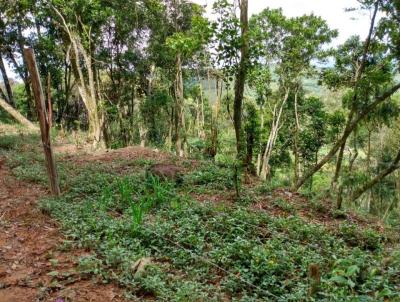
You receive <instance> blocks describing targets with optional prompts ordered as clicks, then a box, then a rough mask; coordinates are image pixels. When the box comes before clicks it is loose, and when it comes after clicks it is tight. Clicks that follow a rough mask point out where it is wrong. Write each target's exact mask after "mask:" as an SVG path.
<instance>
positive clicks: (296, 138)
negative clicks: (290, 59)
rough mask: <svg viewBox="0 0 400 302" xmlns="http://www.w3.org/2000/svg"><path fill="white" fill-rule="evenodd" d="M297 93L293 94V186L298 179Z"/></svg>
mask: <svg viewBox="0 0 400 302" xmlns="http://www.w3.org/2000/svg"><path fill="white" fill-rule="evenodd" d="M297 97H298V91H297V90H296V92H295V94H294V114H295V120H296V121H295V130H294V182H293V183H294V184H296V183H297V181H298V180H299V177H300V152H299V134H300V120H299V112H298V101H297Z"/></svg>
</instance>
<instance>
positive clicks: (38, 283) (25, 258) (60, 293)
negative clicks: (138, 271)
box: [0, 159, 124, 302]
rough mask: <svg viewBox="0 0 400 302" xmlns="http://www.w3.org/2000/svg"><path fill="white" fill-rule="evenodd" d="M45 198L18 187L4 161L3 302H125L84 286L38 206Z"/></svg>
mask: <svg viewBox="0 0 400 302" xmlns="http://www.w3.org/2000/svg"><path fill="white" fill-rule="evenodd" d="M46 194H47V192H46V191H45V190H44V189H42V188H41V187H40V186H37V185H34V184H30V183H24V182H20V181H17V180H16V179H15V177H13V176H12V175H11V173H10V171H9V170H8V169H7V168H6V167H5V165H4V162H3V161H2V160H1V159H0V302H34V301H52V302H54V301H57V302H67V301H68V302H69V301H73V302H75V301H116V302H119V301H124V300H123V298H122V297H123V295H122V290H121V289H120V288H118V287H117V286H115V285H103V284H99V283H96V282H94V281H93V280H83V279H82V278H81V277H80V275H79V274H78V273H77V271H76V268H77V258H78V257H79V256H82V255H83V254H85V253H87V252H85V251H79V250H73V251H62V249H61V247H62V246H63V242H64V238H63V236H62V234H61V233H60V232H59V230H58V227H57V225H56V223H55V222H54V221H52V220H51V218H50V217H48V216H46V215H44V214H43V213H41V212H40V210H39V209H38V208H37V206H36V203H37V201H38V199H39V197H41V196H45V195H46Z"/></svg>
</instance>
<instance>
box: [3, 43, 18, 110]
mask: <svg viewBox="0 0 400 302" xmlns="http://www.w3.org/2000/svg"><path fill="white" fill-rule="evenodd" d="M0 71H1V75H2V76H3V82H4V86H5V88H6V91H7V99H6V101H7V102H8V103H9V104H10V105H11V106H13V107H14V108H16V106H15V101H14V96H13V92H12V88H11V84H10V80H9V79H8V75H7V71H6V67H5V66H4V61H3V56H2V53H1V50H0Z"/></svg>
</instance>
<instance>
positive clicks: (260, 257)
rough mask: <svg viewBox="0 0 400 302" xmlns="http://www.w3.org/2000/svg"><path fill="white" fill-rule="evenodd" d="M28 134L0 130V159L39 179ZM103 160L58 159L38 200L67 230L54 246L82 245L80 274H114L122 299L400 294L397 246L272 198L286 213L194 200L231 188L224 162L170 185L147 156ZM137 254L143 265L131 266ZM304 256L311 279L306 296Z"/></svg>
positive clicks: (105, 277) (390, 297) (392, 297)
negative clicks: (321, 221)
mask: <svg viewBox="0 0 400 302" xmlns="http://www.w3.org/2000/svg"><path fill="white" fill-rule="evenodd" d="M3 138H4V139H3ZM34 141H36V138H32V137H28V138H26V137H25V138H23V139H22V140H21V137H2V138H1V143H0V156H4V157H6V158H7V162H8V165H9V166H10V167H11V168H12V170H13V173H14V174H15V175H16V177H18V178H20V179H23V180H27V181H32V182H39V183H42V184H45V183H46V182H47V180H46V176H45V174H44V168H43V159H42V156H41V155H38V154H39V153H38V152H36V151H35V148H33V147H32V146H33V145H32V143H33V142H34ZM121 164H122V163H121ZM107 165H110V163H102V164H100V163H92V164H89V163H88V164H85V165H82V164H81V165H76V164H74V162H73V161H59V170H60V176H61V179H62V186H63V191H64V194H63V195H62V196H61V197H60V198H58V199H54V198H47V199H45V200H42V201H41V203H40V206H41V208H42V209H43V211H45V212H47V213H49V214H50V215H51V216H53V217H54V218H55V219H56V220H57V221H59V222H60V225H61V227H62V230H63V231H64V233H65V235H66V238H68V240H67V241H66V242H65V244H64V246H62V247H60V248H64V249H73V248H76V247H82V248H87V249H88V250H90V251H91V254H90V255H89V256H85V257H83V258H81V259H80V262H79V263H80V265H79V270H80V273H81V274H82V275H83V276H87V277H90V278H91V277H95V278H98V279H99V280H101V281H103V282H117V283H119V284H120V285H122V286H124V287H125V288H126V292H127V296H128V297H132V298H133V297H136V298H151V299H154V298H155V299H157V300H160V301H306V300H308V301H400V298H399V292H400V252H398V251H393V250H391V249H390V248H389V245H387V243H386V241H385V236H384V235H383V234H381V233H378V232H376V231H373V230H372V229H369V228H361V227H360V226H358V225H355V224H351V223H348V222H346V221H345V220H344V221H343V222H342V223H341V224H340V226H339V228H338V229H337V230H335V231H332V230H329V229H328V228H326V227H324V226H321V225H317V224H313V223H310V222H306V221H305V220H303V219H302V218H301V217H300V216H299V214H298V213H297V211H296V208H295V207H292V206H291V205H290V204H288V203H285V201H282V200H275V201H274V205H275V206H276V207H280V208H281V209H283V210H285V211H286V212H287V213H288V215H285V216H284V217H283V216H282V217H278V216H274V215H272V214H269V213H266V212H260V211H254V210H253V209H252V208H251V206H249V203H250V204H251V200H250V201H247V202H244V203H237V204H225V203H214V204H213V203H207V202H206V203H198V202H197V201H195V200H193V199H192V198H191V197H190V194H189V193H190V192H193V191H196V192H207V191H209V190H211V191H212V190H221V189H225V190H229V189H231V182H230V179H231V178H230V176H229V175H228V174H229V171H228V170H227V169H223V168H218V167H215V166H212V168H209V169H207V164H204V165H202V166H201V167H200V168H199V169H197V170H196V171H193V172H189V173H188V174H187V175H186V176H185V177H184V181H183V184H182V185H180V186H177V185H175V184H172V183H168V182H161V181H159V180H158V179H157V178H154V177H151V176H148V175H146V173H145V168H146V166H147V165H148V162H147V161H143V160H142V161H137V162H136V164H135V165H134V166H133V168H132V171H130V172H129V173H125V175H119V174H118V173H117V172H116V171H117V170H113V169H110V167H109V166H107ZM116 165H118V163H116ZM224 175H225V177H224ZM391 245H393V243H391ZM140 259H147V261H146V264H147V265H146V266H145V267H144V269H143V270H139V271H138V270H136V268H135V265H134V264H135V263H137V261H138V260H140ZM314 264H316V265H318V266H319V267H320V270H321V283H320V284H319V286H316V288H313V289H314V292H313V293H312V294H311V291H310V288H311V285H312V280H310V279H309V276H308V274H309V267H310V265H314Z"/></svg>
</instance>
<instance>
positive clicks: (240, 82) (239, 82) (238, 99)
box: [233, 0, 249, 161]
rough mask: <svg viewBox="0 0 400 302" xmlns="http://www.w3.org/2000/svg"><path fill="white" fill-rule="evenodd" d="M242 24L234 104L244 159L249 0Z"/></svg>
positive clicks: (242, 3) (243, 0)
mask: <svg viewBox="0 0 400 302" xmlns="http://www.w3.org/2000/svg"><path fill="white" fill-rule="evenodd" d="M240 25H241V38H242V41H241V42H242V45H241V48H240V53H241V57H240V65H239V70H238V72H237V74H236V81H235V98H234V104H233V109H234V111H233V124H234V127H235V135H236V149H237V156H238V159H239V160H241V161H243V160H244V158H243V157H244V146H243V145H244V142H243V138H242V111H243V94H244V85H245V81H246V74H247V67H248V60H249V41H248V30H249V21H248V0H241V1H240Z"/></svg>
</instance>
